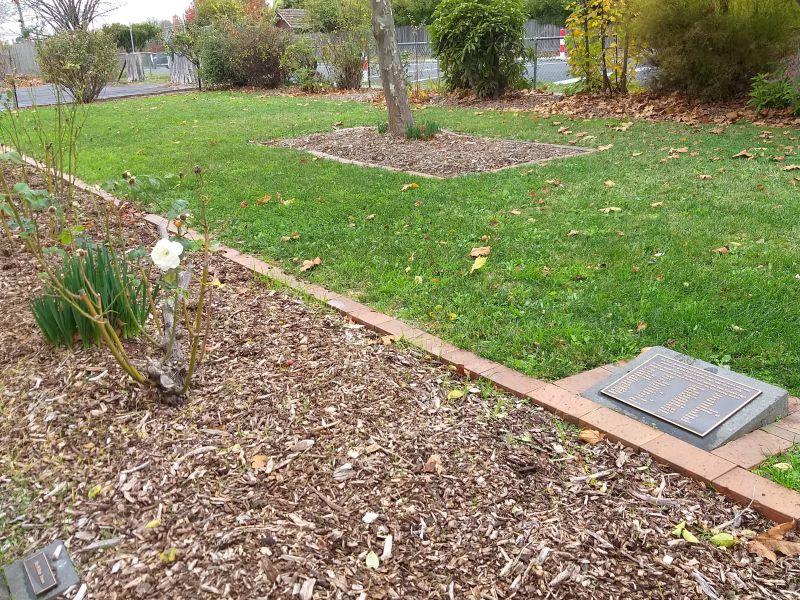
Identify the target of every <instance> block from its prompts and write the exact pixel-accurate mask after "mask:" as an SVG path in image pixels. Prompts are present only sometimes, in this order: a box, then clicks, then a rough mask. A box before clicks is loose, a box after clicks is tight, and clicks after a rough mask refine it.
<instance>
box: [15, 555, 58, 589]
mask: <svg viewBox="0 0 800 600" xmlns="http://www.w3.org/2000/svg"><path fill="white" fill-rule="evenodd" d="M23 565H24V566H25V574H26V575H27V576H28V581H29V582H30V584H31V589H32V590H33V593H34V594H35V595H37V596H39V595H40V594H44V593H45V592H46V591H47V590H51V589H53V588H54V587H56V584H57V583H58V582H57V581H56V575H55V573H53V569H52V567H51V566H50V561H48V560H47V556H46V555H45V553H44V552H37V553H36V554H34V555H33V556H31V557H30V558H26V559H25V560H24V561H23Z"/></svg>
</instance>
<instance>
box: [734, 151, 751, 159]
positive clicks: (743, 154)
mask: <svg viewBox="0 0 800 600" xmlns="http://www.w3.org/2000/svg"><path fill="white" fill-rule="evenodd" d="M731 158H746V159H747V160H752V159H753V158H755V155H754V154H750V153H749V152H748V151H747V150H742V151H741V152H739V153H738V154H734V155H733V156H731Z"/></svg>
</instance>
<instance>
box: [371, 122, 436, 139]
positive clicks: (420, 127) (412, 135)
mask: <svg viewBox="0 0 800 600" xmlns="http://www.w3.org/2000/svg"><path fill="white" fill-rule="evenodd" d="M439 131H441V127H439V124H438V123H435V122H433V121H424V122H422V123H411V124H410V125H408V126H407V127H406V139H409V140H430V139H433V137H434V136H435V135H436V134H437V133H439ZM378 132H379V133H380V126H379V127H378Z"/></svg>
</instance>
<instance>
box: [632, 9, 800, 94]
mask: <svg viewBox="0 0 800 600" xmlns="http://www.w3.org/2000/svg"><path fill="white" fill-rule="evenodd" d="M638 12H639V18H638V19H637V23H636V25H635V35H636V36H637V38H638V39H639V40H640V41H641V42H642V44H643V45H644V46H645V47H646V48H647V49H648V51H647V56H648V58H649V60H650V62H652V64H653V65H654V66H655V67H657V71H656V72H655V76H654V78H653V80H652V84H653V86H654V87H655V89H657V90H660V91H664V92H672V91H681V92H685V93H686V94H688V95H689V96H693V97H698V98H705V99H721V98H729V97H735V96H739V95H742V94H745V93H746V92H747V91H748V89H749V88H750V82H751V80H752V78H753V77H755V76H756V75H757V74H758V73H766V72H770V71H773V70H774V69H775V68H776V67H777V66H778V65H779V63H780V62H781V61H782V60H784V59H786V58H788V57H789V55H790V54H791V53H793V52H796V51H797V48H798V40H799V39H800V38H799V35H800V6H799V5H798V3H797V2H796V0H769V1H765V0H639V11H638Z"/></svg>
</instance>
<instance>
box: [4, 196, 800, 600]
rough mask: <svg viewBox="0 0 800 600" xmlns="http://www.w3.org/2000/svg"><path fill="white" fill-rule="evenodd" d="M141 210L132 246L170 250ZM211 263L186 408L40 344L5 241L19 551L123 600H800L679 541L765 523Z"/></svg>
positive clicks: (745, 559)
mask: <svg viewBox="0 0 800 600" xmlns="http://www.w3.org/2000/svg"><path fill="white" fill-rule="evenodd" d="M76 199H77V200H78V201H79V202H82V203H83V204H84V205H86V204H87V202H86V201H85V200H86V197H85V196H84V195H83V194H81V193H79V192H78V193H77V195H76ZM126 215H127V219H128V225H127V230H128V232H129V235H130V240H131V243H135V242H136V241H137V240H138V242H139V243H142V244H144V245H147V246H149V245H151V244H152V243H154V241H155V239H156V236H155V233H154V231H153V230H152V229H151V228H150V226H148V225H145V224H143V223H141V222H139V221H138V215H136V214H135V212H134V211H132V210H129V211H127V212H126ZM90 220H91V215H89V216H88V217H87V221H90ZM214 270H215V275H216V277H218V278H219V279H220V281H221V282H222V283H223V284H224V286H223V287H222V288H220V289H219V290H218V291H217V293H216V296H215V298H216V305H215V314H216V323H215V329H214V330H213V334H212V335H213V339H211V340H210V345H209V348H210V356H209V358H208V361H207V363H205V365H204V366H203V367H202V370H201V372H200V376H199V377H198V379H197V381H196V387H195V389H194V391H193V392H192V394H191V397H190V398H189V399H188V400H187V401H186V402H185V403H184V404H182V405H180V406H178V407H168V406H165V405H162V404H160V403H158V402H157V400H155V399H154V398H152V397H149V396H147V395H146V394H145V393H144V392H143V391H142V389H140V388H138V387H137V386H135V385H132V384H131V383H130V382H129V381H128V380H127V379H126V378H125V376H124V375H123V374H122V373H121V371H120V369H119V368H117V367H116V366H115V365H114V363H113V362H112V361H111V360H110V358H109V356H108V355H107V353H106V351H105V350H103V349H92V350H88V351H79V350H74V351H67V350H58V349H53V348H51V347H49V346H47V345H46V344H45V343H44V342H43V340H42V337H41V335H40V334H39V332H38V331H37V329H36V326H35V324H34V322H33V318H32V316H31V313H30V310H29V302H30V299H31V296H32V295H33V294H34V293H35V292H36V290H37V289H38V288H39V285H40V283H39V281H38V279H37V277H36V275H35V273H34V269H33V268H32V264H31V261H30V259H29V258H28V257H27V256H26V255H25V254H23V253H22V251H21V249H20V247H19V243H18V242H10V241H9V240H7V239H5V238H0V348H2V349H3V351H2V353H0V412H1V413H2V419H0V498H1V499H2V502H0V524H5V526H4V528H3V530H0V552H7V554H6V558H9V559H10V558H11V557H18V556H20V555H22V554H23V553H25V552H29V551H31V550H32V549H34V548H36V547H39V546H43V545H45V544H46V543H47V542H49V541H51V540H53V539H55V538H58V537H61V538H63V539H66V540H67V542H68V545H69V547H70V550H71V553H72V554H73V555H74V557H75V559H76V561H77V563H78V564H79V566H80V569H81V571H82V574H83V576H84V579H85V581H86V583H87V584H88V586H89V589H90V596H89V597H90V598H96V599H103V600H106V599H111V600H122V599H128V598H135V599H140V598H148V599H150V598H152V599H162V598H163V599H167V598H175V599H178V598H181V599H183V598H187V599H188V598H191V599H205V598H233V599H248V600H249V599H253V598H277V597H291V596H293V595H295V594H296V595H298V596H299V597H300V598H303V599H309V598H312V597H313V598H353V599H363V600H366V599H368V598H369V599H373V598H379V599H384V598H385V599H399V598H403V599H405V598H445V597H449V598H451V599H452V598H474V599H478V598H487V599H489V598H512V597H517V598H538V597H541V598H565V599H566V598H577V597H591V598H698V599H699V598H707V597H710V596H707V595H706V593H705V592H703V591H702V587H701V584H700V583H699V582H701V581H702V582H703V583H704V585H706V586H707V587H706V589H707V590H712V589H713V590H716V593H717V594H719V596H720V597H726V598H733V597H737V598H763V599H765V600H766V599H778V598H787V599H788V598H797V596H798V593H800V564H798V561H797V560H796V559H787V558H779V559H778V562H777V563H776V564H772V563H770V562H767V561H765V560H764V559H762V558H760V557H756V556H754V555H750V554H748V552H747V550H746V549H745V548H744V546H743V545H738V546H736V547H734V548H732V549H730V550H722V549H718V548H716V547H714V546H712V545H710V544H709V543H707V542H705V541H703V542H701V543H699V544H690V543H687V542H686V541H684V540H678V539H674V538H673V537H671V535H670V531H671V529H672V528H673V526H674V525H675V524H676V523H678V522H681V521H686V522H688V523H689V525H690V527H691V528H692V530H693V531H695V532H699V531H701V529H702V527H709V528H710V527H713V526H714V525H721V524H723V523H725V522H729V521H731V520H734V521H735V523H734V524H733V525H727V526H726V527H725V529H726V530H727V531H733V532H735V533H740V531H741V529H743V528H747V529H751V530H755V531H762V530H764V529H765V528H767V527H768V526H769V524H768V523H767V522H766V521H765V520H764V519H762V518H761V517H759V516H758V515H757V514H756V513H755V512H754V511H752V510H749V509H747V510H744V511H743V512H740V511H741V509H739V508H738V507H736V506H735V505H734V504H732V503H731V502H729V501H728V500H726V499H725V498H723V497H722V496H720V495H718V494H716V493H715V492H713V491H712V490H710V489H707V488H706V487H705V486H703V485H701V484H698V483H697V482H694V481H692V480H690V479H687V478H685V477H682V476H680V475H677V474H675V473H672V472H670V471H669V470H668V469H665V468H663V467H661V466H659V465H657V464H655V463H654V462H653V461H652V460H651V458H650V457H649V456H648V455H647V454H643V453H635V452H633V451H631V450H626V449H625V448H623V447H621V446H620V445H615V444H611V443H608V442H605V441H603V442H600V443H598V444H594V445H588V444H583V443H581V442H579V441H578V439H577V436H576V432H575V431H573V430H571V429H568V428H566V427H564V426H563V424H559V423H557V422H554V420H553V418H552V417H551V416H550V415H549V414H547V413H546V412H544V411H542V410H540V409H538V408H535V407H533V406H530V405H528V404H525V403H523V402H521V401H520V400H518V399H515V398H511V397H508V396H505V395H503V394H500V393H496V392H492V393H491V394H488V393H487V394H486V395H484V393H483V392H482V388H481V387H479V386H478V387H470V385H471V384H467V383H465V382H464V381H462V380H460V379H459V378H458V377H457V376H456V375H455V374H453V373H452V372H450V371H448V370H447V369H445V368H443V367H442V366H440V365H439V364H438V363H436V362H435V361H433V360H431V359H428V358H426V357H425V356H424V355H422V354H421V353H419V352H417V351H414V350H411V349H409V348H406V347H402V346H399V347H398V346H396V345H394V344H389V345H387V344H386V343H384V340H381V339H380V338H378V337H377V336H375V335H373V334H371V333H370V332H368V331H366V330H365V329H363V328H361V327H359V326H355V325H352V324H349V323H346V322H344V321H342V319H341V318H340V317H338V316H336V315H333V314H331V313H329V312H328V311H326V310H324V309H323V308H321V307H315V306H309V305H308V304H305V303H303V302H302V301H300V300H298V299H297V298H295V297H292V296H291V295H288V294H287V293H284V292H281V291H275V290H270V289H268V288H267V287H266V286H264V285H263V284H262V283H260V282H259V281H257V280H256V279H255V278H254V277H253V275H252V274H251V273H250V272H248V271H246V270H244V269H243V268H241V267H239V266H238V265H235V264H233V263H230V262H227V261H225V260H224V259H222V258H221V257H220V258H218V259H215V260H214ZM453 389H459V390H462V391H464V392H465V394H464V395H463V397H461V398H457V399H456V398H454V397H453V396H452V395H451V396H450V399H448V394H449V392H450V391H451V390H453ZM90 491H91V493H90ZM26 499H27V500H26ZM369 513H374V514H369ZM365 517H366V518H365ZM365 521H369V522H365ZM789 535H790V536H795V539H796V533H795V534H789ZM172 548H174V551H175V553H174V561H169V560H167V561H165V560H163V559H162V553H163V552H164V551H168V552H167V554H166V555H163V556H168V555H169V554H170V552H169V549H172ZM370 551H373V552H375V554H376V555H377V556H378V557H381V558H379V562H380V566H379V567H378V568H377V569H375V570H373V569H370V568H368V567H367V565H366V560H367V556H368V553H369V552H370ZM709 593H710V592H709Z"/></svg>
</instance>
